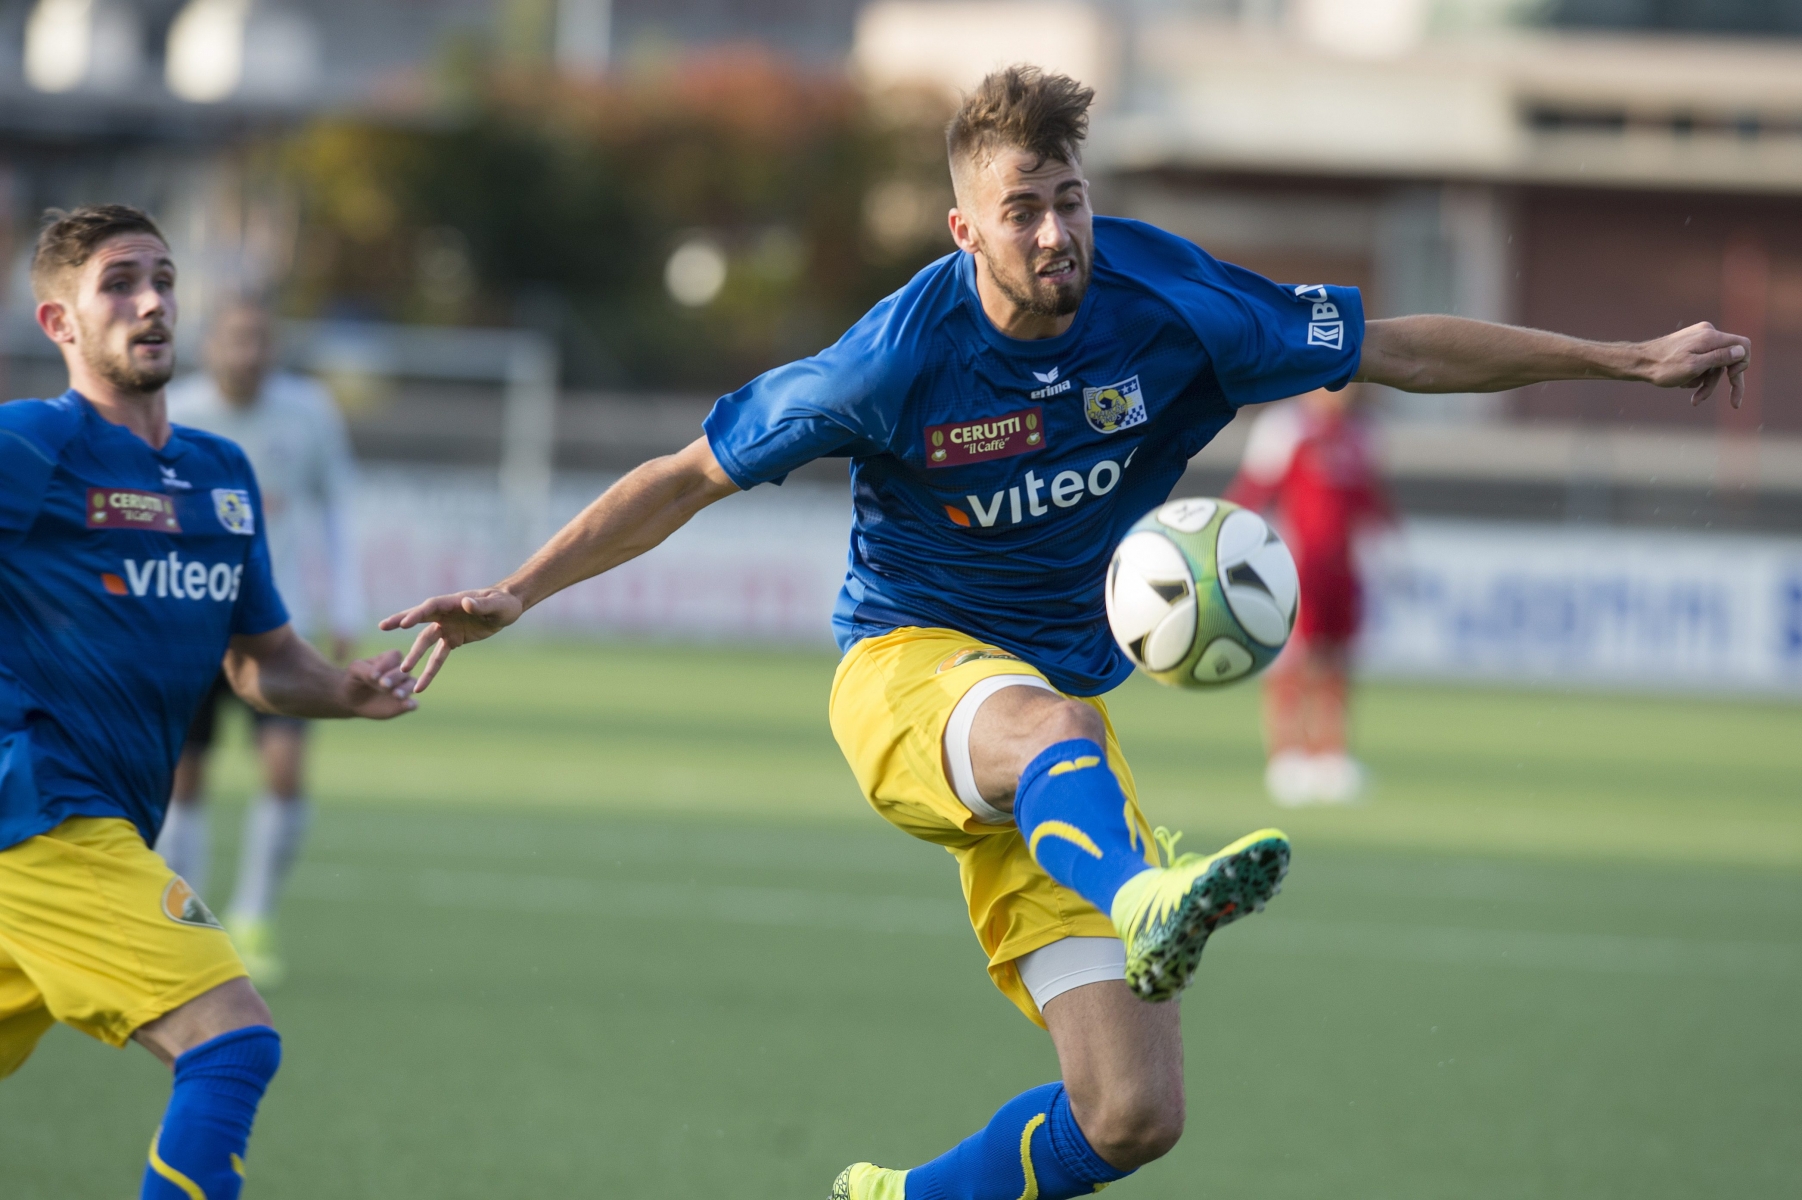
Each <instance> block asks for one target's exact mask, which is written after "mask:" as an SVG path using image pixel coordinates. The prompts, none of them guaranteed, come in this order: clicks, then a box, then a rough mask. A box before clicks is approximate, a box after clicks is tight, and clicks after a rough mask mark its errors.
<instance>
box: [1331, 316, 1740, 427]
mask: <svg viewBox="0 0 1802 1200" xmlns="http://www.w3.org/2000/svg"><path fill="white" fill-rule="evenodd" d="M1751 359H1752V342H1751V339H1750V338H1744V337H1741V336H1739V335H1738V334H1734V333H1723V332H1722V331H1721V330H1718V329H1716V328H1715V327H1714V326H1713V325H1710V324H1709V323H1708V322H1706V321H1702V322H1699V323H1698V324H1695V325H1691V326H1689V327H1688V328H1687V329H1679V330H1678V331H1677V332H1675V333H1673V334H1669V335H1667V336H1665V337H1661V338H1658V339H1656V340H1654V341H1650V342H1589V341H1584V340H1583V339H1582V338H1573V337H1565V336H1564V335H1563V334H1560V333H1547V332H1545V331H1544V330H1540V329H1522V328H1520V327H1518V326H1514V325H1495V324H1491V323H1490V322H1488V321H1471V320H1467V319H1465V318H1463V317H1441V316H1414V317H1392V318H1389V319H1387V320H1382V321H1372V322H1370V323H1369V324H1368V325H1366V326H1365V327H1364V358H1363V361H1362V362H1360V363H1359V364H1358V374H1357V376H1356V378H1358V379H1359V380H1362V381H1366V382H1369V383H1383V384H1388V385H1389V386H1390V387H1393V388H1400V389H1401V390H1402V391H1404V392H1500V391H1505V390H1507V389H1508V388H1517V387H1525V386H1526V385H1527V384H1530V383H1546V382H1548V381H1550V380H1554V379H1625V380H1633V381H1637V382H1641V383H1651V384H1656V385H1657V386H1659V387H1669V388H1675V387H1683V388H1691V389H1693V395H1692V396H1691V398H1690V399H1691V403H1692V404H1700V403H1702V401H1704V400H1706V399H1708V397H1709V396H1711V395H1712V394H1713V393H1714V390H1715V389H1716V388H1717V387H1719V386H1720V384H1721V380H1722V379H1725V380H1726V381H1727V385H1728V393H1729V395H1730V397H1731V399H1732V401H1733V407H1735V408H1738V407H1739V406H1740V401H1741V400H1742V399H1743V398H1744V395H1745V384H1744V379H1743V377H1744V375H1745V373H1746V365H1747V364H1748V363H1749V362H1750V361H1751Z"/></svg>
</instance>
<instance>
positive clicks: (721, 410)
mask: <svg viewBox="0 0 1802 1200" xmlns="http://www.w3.org/2000/svg"><path fill="white" fill-rule="evenodd" d="M900 307H901V306H900V303H899V297H898V296H891V297H889V298H888V299H887V300H885V301H883V302H882V303H881V304H879V305H877V306H876V308H874V309H872V310H871V311H870V313H869V314H868V315H866V316H865V317H864V318H863V319H862V320H861V321H859V322H858V323H857V324H856V325H854V326H852V327H851V329H850V331H849V332H847V333H846V334H845V336H844V337H842V338H840V339H839V340H838V341H837V342H836V343H834V344H833V345H832V346H829V347H828V348H826V349H825V350H822V351H820V353H818V354H815V355H813V356H812V357H811V358H804V359H801V360H800V361H799V362H792V363H789V364H788V365H787V366H782V367H777V368H776V369H775V370H773V371H768V372H765V373H764V374H762V375H759V376H758V377H757V378H756V379H753V380H752V381H751V382H750V383H748V384H746V385H745V386H744V387H742V388H740V389H738V390H737V391H736V392H733V393H731V394H730V395H727V396H722V397H721V398H720V400H719V401H718V402H717V403H716V404H715V405H714V406H713V411H712V412H710V413H708V414H707V420H706V421H705V422H704V423H703V424H702V429H703V430H704V431H705V432H706V435H707V443H708V445H709V446H711V447H712V448H713V456H714V457H715V458H716V459H718V460H719V464H720V466H721V467H722V468H724V469H725V472H726V474H727V475H729V476H731V477H732V482H733V483H736V484H737V485H738V486H739V487H741V488H746V489H748V488H751V487H755V486H756V485H757V484H760V483H781V482H782V481H783V480H784V479H786V478H787V477H788V473H789V472H790V471H793V470H794V469H795V468H796V467H800V466H803V465H805V464H807V463H810V462H812V461H813V460H814V459H816V458H839V457H846V456H851V455H862V454H880V453H881V452H882V451H883V450H885V449H886V448H887V444H888V442H889V440H890V438H891V436H892V434H893V432H894V428H895V423H896V418H897V415H898V413H899V411H900V405H901V402H902V400H903V399H904V398H905V391H906V385H905V382H903V381H904V380H905V379H906V378H908V377H909V376H910V372H908V371H907V370H905V369H904V363H905V359H906V351H905V349H904V347H903V338H902V335H901V330H900V328H899V326H900V320H899V312H898V310H899V308H900ZM898 368H901V369H898Z"/></svg>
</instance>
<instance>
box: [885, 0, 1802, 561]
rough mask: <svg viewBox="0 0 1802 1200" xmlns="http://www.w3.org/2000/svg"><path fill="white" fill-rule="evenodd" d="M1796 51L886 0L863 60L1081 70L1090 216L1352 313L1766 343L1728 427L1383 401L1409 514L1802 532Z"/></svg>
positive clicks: (1302, 2)
mask: <svg viewBox="0 0 1802 1200" xmlns="http://www.w3.org/2000/svg"><path fill="white" fill-rule="evenodd" d="M1535 14H1536V15H1537V16H1538V18H1539V20H1540V21H1541V23H1539V24H1536V25H1528V24H1525V23H1522V21H1521V19H1520V18H1522V17H1524V16H1530V15H1535ZM971 28H980V29H983V30H985V31H988V32H989V33H990V34H991V36H989V37H987V38H983V39H973V38H960V37H958V36H957V33H958V31H960V30H968V29H971ZM1010 29H1015V30H1019V31H1020V33H1021V37H1020V39H1017V40H1016V39H1009V38H1006V37H1003V36H1001V35H1002V32H1003V31H1005V30H1010ZM1794 32H1802V4H1794V3H1763V4H1752V3H1746V4H1740V5H1728V4H1720V3H1701V2H1697V3H1693V4H1688V5H1685V4H1681V3H1674V4H1672V3H1659V4H1652V3H1638V4H1635V3H1631V2H1628V0H1622V2H1619V3H1615V2H1611V3H1608V4H1603V3H1601V2H1600V0H1566V2H1564V3H1560V4H1556V5H1552V6H1550V7H1549V8H1545V9H1541V8H1539V7H1537V6H1526V5H1508V4H1506V3H1501V2H1499V0H1498V2H1489V3H1485V2H1482V0H1469V2H1467V3H1463V4H1459V3H1441V4H1429V3H1426V2H1425V0H1289V2H1287V3H1274V2H1268V0H1241V2H1238V3H1233V2H1221V3H1215V4H1191V5H1163V4H1152V3H1143V4H1138V5H1131V6H1126V7H1120V6H1105V7H1104V6H1099V5H1090V4H1084V3H1080V2H1078V0H1054V2H1050V3H1025V2H1010V0H996V2H994V3H984V2H969V3H958V2H954V0H953V2H945V3H938V2H931V0H879V2H878V3H875V4H872V5H871V6H869V7H868V8H867V9H866V10H865V11H864V14H863V17H862V22H861V24H860V26H859V36H858V39H857V42H856V48H855V61H856V63H857V64H858V68H859V70H860V71H861V72H862V74H863V76H864V78H866V79H867V80H869V81H870V83H871V85H872V86H874V87H878V88H896V87H908V86H919V85H926V86H931V87H938V88H943V89H955V88H957V87H961V86H967V85H968V84H969V83H970V82H972V81H973V80H974V79H976V78H977V77H979V76H980V75H981V74H982V73H983V72H984V71H985V70H987V69H989V68H991V67H992V66H994V65H995V64H996V63H997V62H1000V61H1003V60H1013V59H1018V58H1035V59H1037V60H1039V61H1042V62H1045V63H1046V64H1047V65H1056V66H1059V67H1062V68H1064V69H1067V70H1070V71H1071V72H1073V73H1076V74H1079V75H1080V76H1082V77H1083V78H1085V79H1090V80H1093V81H1095V82H1096V84H1097V86H1098V88H1099V89H1100V91H1101V105H1102V108H1101V111H1100V113H1099V115H1098V117H1097V120H1096V125H1095V130H1094V134H1093V137H1092V139H1091V154H1090V159H1089V164H1088V165H1089V166H1090V169H1091V174H1092V175H1094V176H1095V178H1096V184H1097V207H1098V208H1099V209H1100V210H1101V211H1104V212H1114V213H1119V214H1122V215H1128V216H1134V217H1139V218H1142V219H1144V220H1147V221H1151V222H1154V223H1156V224H1158V225H1161V226H1163V227H1165V228H1167V229H1170V230H1172V231H1174V232H1176V233H1180V234H1182V235H1184V236H1186V237H1189V238H1191V239H1193V240H1195V241H1196V242H1198V243H1200V244H1201V245H1203V246H1205V247H1206V248H1207V249H1209V250H1210V251H1211V252H1212V253H1214V254H1215V255H1217V256H1219V257H1221V258H1225V259H1229V260H1232V261H1236V262H1240V263H1243V264H1244V265H1246V266H1249V267H1252V268H1254V269H1256V270H1259V271H1261V272H1264V273H1265V274H1268V275H1271V276H1274V277H1276V278H1279V279H1283V280H1293V281H1299V282H1313V281H1320V280H1328V281H1334V282H1341V283H1353V284H1357V285H1359V286H1360V287H1362V288H1363V289H1364V290H1365V295H1366V298H1367V303H1368V307H1369V310H1370V313H1371V314H1372V315H1374V316H1382V315H1390V314H1398V313H1408V312H1446V313H1457V314H1462V315H1466V316H1471V317H1479V318H1483V319H1488V320H1500V321H1509V322H1514V323H1519V324H1525V325H1532V326H1539V327H1544V328H1550V329H1557V330H1561V331H1565V332H1569V333H1573V334H1578V335H1582V336H1586V337H1592V338H1603V339H1620V340H1627V339H1638V338H1643V337H1646V336H1649V335H1655V334H1658V333H1663V332H1667V331H1669V330H1672V329H1675V328H1678V327H1680V326H1683V325H1686V324H1689V323H1692V322H1695V321H1699V320H1710V321H1714V322H1715V323H1716V324H1718V325H1721V326H1723V327H1727V328H1731V329H1733V330H1735V331H1738V332H1744V333H1747V334H1749V335H1750V336H1751V337H1752V338H1753V340H1754V342H1755V343H1756V345H1757V347H1758V355H1757V358H1756V360H1755V366H1754V368H1753V370H1752V371H1751V372H1750V373H1749V376H1748V395H1747V400H1746V404H1745V407H1744V408H1742V409H1741V410H1739V411H1738V412H1735V411H1733V410H1732V409H1730V408H1728V407H1726V406H1725V405H1723V404H1720V403H1715V404H1712V405H1710V406H1708V407H1707V408H1703V409H1692V408H1691V407H1690V406H1689V405H1688V404H1687V403H1686V402H1685V401H1684V400H1683V398H1682V397H1680V396H1676V395H1673V394H1671V393H1659V392H1657V391H1655V390H1653V389H1651V388H1648V387H1645V386H1643V385H1633V384H1621V383H1611V382H1601V381H1597V382H1594V383H1570V384H1556V385H1545V386H1541V387H1535V388H1528V389H1523V390H1521V391H1519V392H1515V393H1511V394H1506V395H1500V396H1464V397H1440V396H1434V397H1416V396H1403V395H1400V394H1394V395H1390V396H1387V397H1385V400H1384V404H1385V409H1386V411H1387V413H1388V415H1389V416H1390V417H1391V418H1392V419H1391V421H1390V422H1389V424H1388V428H1389V431H1390V436H1389V446H1388V454H1389V458H1390V460H1391V465H1392V467H1393V468H1394V469H1395V470H1396V471H1397V472H1398V473H1399V474H1400V476H1401V479H1400V486H1401V493H1402V497H1403V499H1404V502H1408V503H1410V504H1411V505H1412V506H1413V507H1415V508H1417V509H1421V508H1425V509H1429V510H1432V511H1450V512H1468V513H1472V514H1481V515H1492V516H1493V515H1519V516H1548V515H1559V516H1567V517H1579V518H1585V519H1633V520H1643V521H1649V522H1654V523H1669V522H1673V521H1674V522H1676V523H1682V524H1688V523H1693V524H1705V523H1728V524H1753V525H1771V526H1778V527H1783V528H1802V40H1797V39H1794V38H1791V37H1786V36H1779V35H1780V34H1788V33H1794ZM1029 51H1030V53H1029ZM1474 421H1481V422H1484V423H1485V424H1493V425H1496V426H1497V428H1495V429H1486V430H1485V432H1484V434H1483V436H1482V437H1480V438H1476V437H1472V436H1470V432H1469V431H1468V430H1460V429H1459V428H1457V427H1456V423H1459V422H1464V423H1468V422H1474ZM1761 434H1762V436H1760V435H1761ZM1234 442H1235V439H1233V438H1230V437H1228V438H1223V439H1222V442H1221V444H1220V446H1219V447H1218V449H1216V450H1214V451H1213V454H1212V455H1211V456H1207V455H1204V461H1207V462H1211V463H1213V468H1214V470H1216V471H1218V470H1221V469H1224V467H1225V466H1226V465H1227V462H1228V461H1229V460H1230V457H1231V454H1232V452H1233V451H1234V449H1235V445H1234ZM1215 460H1218V461H1215Z"/></svg>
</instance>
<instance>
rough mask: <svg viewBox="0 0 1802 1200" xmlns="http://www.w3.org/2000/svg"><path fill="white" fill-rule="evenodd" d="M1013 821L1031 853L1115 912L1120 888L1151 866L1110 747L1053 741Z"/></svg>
mask: <svg viewBox="0 0 1802 1200" xmlns="http://www.w3.org/2000/svg"><path fill="white" fill-rule="evenodd" d="M1014 823H1015V824H1016V825H1018V826H1019V827H1020V834H1021V836H1022V837H1024V838H1025V839H1026V845H1027V848H1028V849H1029V850H1031V852H1032V856H1033V857H1034V858H1035V859H1037V860H1038V863H1039V865H1040V866H1041V867H1044V868H1045V870H1046V872H1047V873H1048V874H1049V875H1050V876H1051V877H1052V878H1053V879H1055V880H1057V881H1058V882H1059V883H1061V884H1063V885H1064V886H1065V887H1067V888H1070V889H1071V890H1072V891H1074V892H1076V893H1077V894H1078V895H1079V896H1081V897H1082V898H1083V899H1085V900H1087V901H1088V902H1089V903H1090V904H1093V905H1094V906H1095V907H1096V908H1099V909H1100V910H1101V911H1102V912H1104V913H1106V912H1111V911H1112V910H1113V905H1114V893H1116V892H1118V891H1119V890H1120V885H1122V884H1124V883H1125V882H1126V881H1127V880H1129V879H1131V878H1132V877H1133V876H1135V875H1137V874H1139V873H1140V872H1141V871H1143V870H1145V869H1146V865H1147V864H1146V861H1145V851H1146V846H1145V844H1144V841H1143V838H1142V837H1141V835H1140V833H1139V831H1138V828H1137V826H1136V825H1134V823H1133V821H1132V818H1131V817H1129V816H1128V815H1127V810H1126V793H1125V792H1124V791H1122V790H1121V788H1120V781H1119V780H1118V779H1116V778H1114V772H1113V770H1112V768H1110V767H1109V766H1108V765H1107V751H1106V750H1104V749H1102V748H1101V747H1100V746H1098V745H1097V744H1095V743H1094V742H1092V741H1090V740H1089V739H1088V738H1072V739H1071V740H1070V741H1067V742H1059V743H1058V744H1057V745H1055V746H1051V747H1049V748H1048V749H1046V750H1045V752H1044V753H1042V754H1040V755H1039V756H1038V757H1037V758H1035V759H1033V760H1032V761H1031V762H1030V763H1028V764H1026V770H1024V771H1022V772H1021V773H1020V784H1019V786H1018V788H1016V789H1015V791H1014Z"/></svg>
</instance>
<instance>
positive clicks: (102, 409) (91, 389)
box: [69, 369, 170, 450]
mask: <svg viewBox="0 0 1802 1200" xmlns="http://www.w3.org/2000/svg"><path fill="white" fill-rule="evenodd" d="M69 386H70V387H72V388H74V389H75V390H76V391H78V392H80V393H81V395H82V398H83V399H85V400H86V401H87V402H88V403H89V404H91V405H93V406H94V411H95V412H97V413H99V414H100V418H101V420H103V421H106V422H108V423H110V424H113V425H122V426H124V427H125V428H126V429H129V430H130V431H131V432H132V433H135V434H136V435H137V436H138V437H139V438H141V439H143V440H144V441H145V442H147V443H149V445H150V448H151V449H152V450H161V449H162V448H163V447H164V446H165V445H167V444H168V442H169V435H170V429H169V407H168V404H167V403H166V402H165V399H164V396H163V389H162V388H158V389H156V391H154V392H133V391H127V390H126V389H124V388H121V387H117V386H115V385H113V384H111V383H108V382H107V381H106V380H103V379H99V378H97V377H95V376H94V375H92V374H91V373H89V372H87V371H80V372H77V371H75V370H73V369H71V370H70V372H69Z"/></svg>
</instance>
